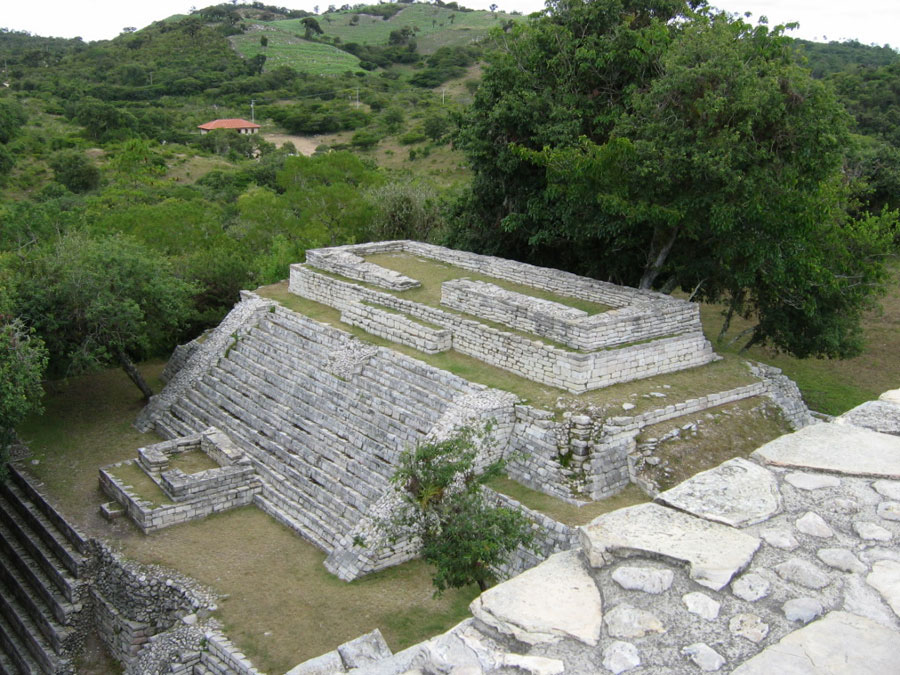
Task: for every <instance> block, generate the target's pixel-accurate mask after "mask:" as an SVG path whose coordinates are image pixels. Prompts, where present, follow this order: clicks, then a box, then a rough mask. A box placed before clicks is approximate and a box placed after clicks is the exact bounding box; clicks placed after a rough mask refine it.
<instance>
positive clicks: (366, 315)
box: [341, 303, 452, 354]
mask: <svg viewBox="0 0 900 675" xmlns="http://www.w3.org/2000/svg"><path fill="white" fill-rule="evenodd" d="M341 321H343V322H344V323H346V324H349V325H351V326H359V327H360V328H362V329H363V330H365V331H366V332H367V333H371V334H372V335H378V336H379V337H383V338H386V339H388V340H391V341H393V342H397V343H399V344H402V345H408V346H410V347H414V348H415V349H418V350H419V351H421V352H425V353H426V354H438V353H440V352H445V351H447V350H448V349H450V347H451V346H452V337H451V334H450V331H449V330H446V329H434V328H429V327H428V326H425V325H423V324H421V323H419V322H417V321H412V320H410V319H408V318H406V317H405V316H403V315H402V314H397V313H396V312H388V311H385V310H383V309H378V308H377V307H371V306H369V305H363V304H361V303H352V304H349V305H346V306H345V307H343V308H341Z"/></svg>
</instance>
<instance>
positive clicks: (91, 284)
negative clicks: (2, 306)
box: [16, 231, 195, 398]
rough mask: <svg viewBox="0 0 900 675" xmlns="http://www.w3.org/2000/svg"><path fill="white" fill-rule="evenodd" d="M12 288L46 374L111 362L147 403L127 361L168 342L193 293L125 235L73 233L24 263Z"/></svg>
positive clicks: (138, 377) (156, 257)
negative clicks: (41, 350)
mask: <svg viewBox="0 0 900 675" xmlns="http://www.w3.org/2000/svg"><path fill="white" fill-rule="evenodd" d="M17 290H18V293H17V298H16V300H17V303H18V307H17V309H18V314H19V315H20V316H21V317H22V318H24V319H25V320H27V321H28V322H29V323H30V324H31V325H33V326H34V328H35V332H36V333H37V334H38V335H39V336H40V337H41V339H42V340H43V341H44V342H45V343H46V345H47V347H48V349H49V353H50V357H51V359H50V369H51V374H54V375H66V374H70V373H71V374H75V373H80V372H85V371H88V370H91V369H94V368H97V367H101V366H106V365H109V364H113V363H115V364H118V365H120V366H122V368H123V369H124V370H125V372H126V373H127V374H128V376H129V377H130V378H131V379H132V381H134V383H135V384H136V385H137V386H138V387H139V388H140V390H141V392H142V393H143V394H144V396H145V397H148V398H149V396H150V395H152V391H151V390H150V388H149V386H147V384H146V382H144V380H143V378H142V377H141V375H140V373H139V372H138V370H137V369H136V368H135V367H134V364H133V359H140V358H146V357H147V356H149V355H151V354H153V353H154V352H155V351H156V350H158V349H160V348H161V347H168V346H169V345H171V344H172V343H173V342H174V339H173V335H174V334H176V333H177V331H178V329H179V327H180V326H181V325H182V324H183V322H184V321H185V320H186V318H187V315H188V311H189V308H190V300H191V294H192V293H193V292H194V290H195V289H194V287H193V286H192V285H190V284H188V283H186V282H184V281H182V280H181V279H179V278H178V277H176V276H175V275H174V274H173V273H172V271H171V268H170V266H169V264H168V263H167V262H166V261H165V260H164V259H163V258H162V257H161V256H159V255H158V254H155V253H153V252H152V251H149V250H148V249H146V248H145V247H143V246H142V245H140V244H139V243H138V242H136V241H134V240H133V239H131V238H129V237H126V236H122V235H106V236H96V237H91V236H88V235H85V234H83V233H81V232H78V231H72V232H69V233H67V234H65V235H63V236H62V237H60V238H59V239H58V240H57V241H56V242H55V243H53V244H52V245H48V246H46V247H45V248H44V249H43V250H41V251H40V252H39V253H38V254H37V255H35V256H34V257H33V258H32V259H30V260H28V261H27V262H26V263H25V264H24V265H23V266H22V269H21V272H20V277H19V283H18V289H17Z"/></svg>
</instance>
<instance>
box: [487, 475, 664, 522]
mask: <svg viewBox="0 0 900 675" xmlns="http://www.w3.org/2000/svg"><path fill="white" fill-rule="evenodd" d="M488 486H489V487H491V488H493V489H494V490H496V491H497V492H502V493H503V494H505V495H507V496H508V497H512V498H513V499H515V500H516V501H518V502H521V503H522V504H524V505H525V506H527V507H528V508H529V509H533V510H535V511H540V512H541V513H543V514H544V515H547V516H550V517H551V518H553V520H556V521H557V522H560V523H563V524H564V525H569V526H571V527H576V526H577V525H587V524H588V523H589V522H591V521H592V520H593V519H594V518H596V517H597V516H601V515H603V514H604V513H609V512H610V511H615V510H617V509H622V508H625V507H626V506H634V505H635V504H643V503H644V502H649V501H650V497H648V496H647V495H646V494H645V493H644V492H643V491H642V490H641V489H640V488H639V487H638V486H636V485H628V486H627V487H626V488H625V489H624V490H622V491H621V492H620V493H619V494H617V495H613V496H612V497H607V498H606V499H601V500H599V501H596V502H588V503H587V504H584V505H583V506H577V505H575V504H570V503H568V502H565V501H563V500H562V499H557V498H556V497H551V496H550V495H546V494H544V493H543V492H538V491H537V490H532V489H531V488H527V487H525V486H524V485H520V484H519V483H517V482H516V481H514V480H512V479H510V478H507V477H506V476H499V477H497V478H494V479H493V480H491V481H489V482H488Z"/></svg>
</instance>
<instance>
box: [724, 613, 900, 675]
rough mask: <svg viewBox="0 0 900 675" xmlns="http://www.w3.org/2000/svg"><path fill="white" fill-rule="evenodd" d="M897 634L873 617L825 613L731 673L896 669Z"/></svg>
mask: <svg viewBox="0 0 900 675" xmlns="http://www.w3.org/2000/svg"><path fill="white" fill-rule="evenodd" d="M898 663H900V640H898V639H897V633H895V632H894V631H892V630H891V629H889V628H885V627H884V626H882V625H881V624H879V623H876V622H874V621H872V620H871V619H865V618H863V617H861V616H857V615H855V614H849V613H847V612H829V613H828V614H827V615H826V616H825V617H824V618H822V619H819V620H818V621H814V622H812V623H810V624H808V625H806V626H804V627H803V628H801V629H800V630H796V631H794V632H793V633H789V634H788V635H786V636H785V637H783V638H782V639H781V640H780V641H779V642H777V643H776V644H774V645H772V646H771V647H768V648H766V649H764V650H763V651H761V652H760V653H759V654H757V655H756V656H754V657H753V658H751V659H750V660H748V661H745V662H744V663H743V664H742V665H740V666H738V667H737V668H736V669H735V670H733V671H732V675H772V674H773V673H779V675H826V674H828V675H858V674H859V673H861V672H866V673H893V672H897V664H898Z"/></svg>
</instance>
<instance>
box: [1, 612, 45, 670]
mask: <svg viewBox="0 0 900 675" xmlns="http://www.w3.org/2000/svg"><path fill="white" fill-rule="evenodd" d="M43 672H44V671H43V670H42V669H41V667H40V666H39V665H38V663H37V661H35V660H34V659H33V658H32V657H31V654H30V653H29V652H28V649H26V648H25V645H24V644H22V641H21V640H20V639H19V637H18V636H17V635H16V633H15V631H14V630H13V629H12V627H11V626H10V625H9V622H8V621H7V620H6V619H4V618H3V613H2V612H0V673H3V675H7V674H9V675H43Z"/></svg>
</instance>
